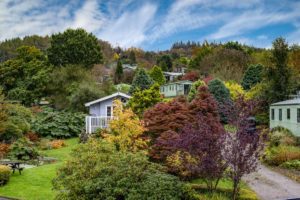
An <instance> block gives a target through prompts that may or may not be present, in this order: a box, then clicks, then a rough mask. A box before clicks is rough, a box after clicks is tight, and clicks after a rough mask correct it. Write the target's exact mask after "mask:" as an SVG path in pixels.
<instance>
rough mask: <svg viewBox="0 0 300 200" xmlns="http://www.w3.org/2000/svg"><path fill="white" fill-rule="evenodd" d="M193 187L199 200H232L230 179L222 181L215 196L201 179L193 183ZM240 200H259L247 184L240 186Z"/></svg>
mask: <svg viewBox="0 0 300 200" xmlns="http://www.w3.org/2000/svg"><path fill="white" fill-rule="evenodd" d="M191 185H192V187H193V188H194V189H195V190H196V191H197V192H198V193H199V199H214V200H230V199H231V191H232V181H230V180H228V179H222V180H220V182H219V184H218V188H217V190H216V191H215V192H213V194H210V193H209V191H208V190H207V186H206V184H205V183H204V181H203V180H201V179H196V180H193V181H192V182H191ZM239 199H240V200H258V197H257V195H256V193H255V192H254V191H252V190H251V189H250V188H249V187H248V186H247V185H246V184H245V183H243V182H242V183H241V186H240V196H239Z"/></svg>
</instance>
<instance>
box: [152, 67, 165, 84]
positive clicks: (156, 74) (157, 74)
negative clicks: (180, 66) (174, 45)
mask: <svg viewBox="0 0 300 200" xmlns="http://www.w3.org/2000/svg"><path fill="white" fill-rule="evenodd" d="M149 75H150V77H151V78H152V79H153V80H154V81H155V82H156V83H158V84H159V85H163V84H165V83H166V78H165V76H164V74H163V71H162V70H161V68H160V67H158V66H156V65H154V67H153V68H152V69H151V71H150V73H149Z"/></svg>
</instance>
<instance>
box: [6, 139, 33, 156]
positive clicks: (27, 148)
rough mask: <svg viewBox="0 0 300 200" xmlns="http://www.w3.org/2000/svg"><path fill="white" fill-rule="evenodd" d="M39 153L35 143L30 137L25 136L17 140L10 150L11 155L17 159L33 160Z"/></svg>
mask: <svg viewBox="0 0 300 200" xmlns="http://www.w3.org/2000/svg"><path fill="white" fill-rule="evenodd" d="M38 155H39V153H38V151H37V149H36V148H35V147H34V144H33V143H32V142H30V141H29V139H27V138H25V137H23V138H19V139H18V140H17V141H15V142H14V143H13V144H12V145H11V147H10V152H9V157H11V158H12V159H17V160H32V159H35V158H37V157H38Z"/></svg>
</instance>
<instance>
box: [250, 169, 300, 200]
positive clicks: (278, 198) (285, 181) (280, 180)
mask: <svg viewBox="0 0 300 200" xmlns="http://www.w3.org/2000/svg"><path fill="white" fill-rule="evenodd" d="M244 181H246V182H247V183H248V185H249V186H250V187H251V188H252V189H253V190H254V191H255V192H256V194H257V195H258V196H259V197H260V198H261V199H262V200H270V199H272V200H283V199H292V198H300V184H299V183H297V182H295V181H293V180H291V179H289V178H287V177H285V176H283V175H281V174H278V173H276V172H274V171H272V170H270V169H268V168H267V167H265V166H263V165H260V166H259V170H258V171H257V172H255V173H252V174H250V175H248V176H246V177H245V178H244Z"/></svg>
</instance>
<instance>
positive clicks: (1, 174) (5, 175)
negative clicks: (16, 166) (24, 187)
mask: <svg viewBox="0 0 300 200" xmlns="http://www.w3.org/2000/svg"><path fill="white" fill-rule="evenodd" d="M10 172H11V170H10V167H8V166H6V165H0V185H5V184H6V183H7V182H8V181H9V177H10Z"/></svg>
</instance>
